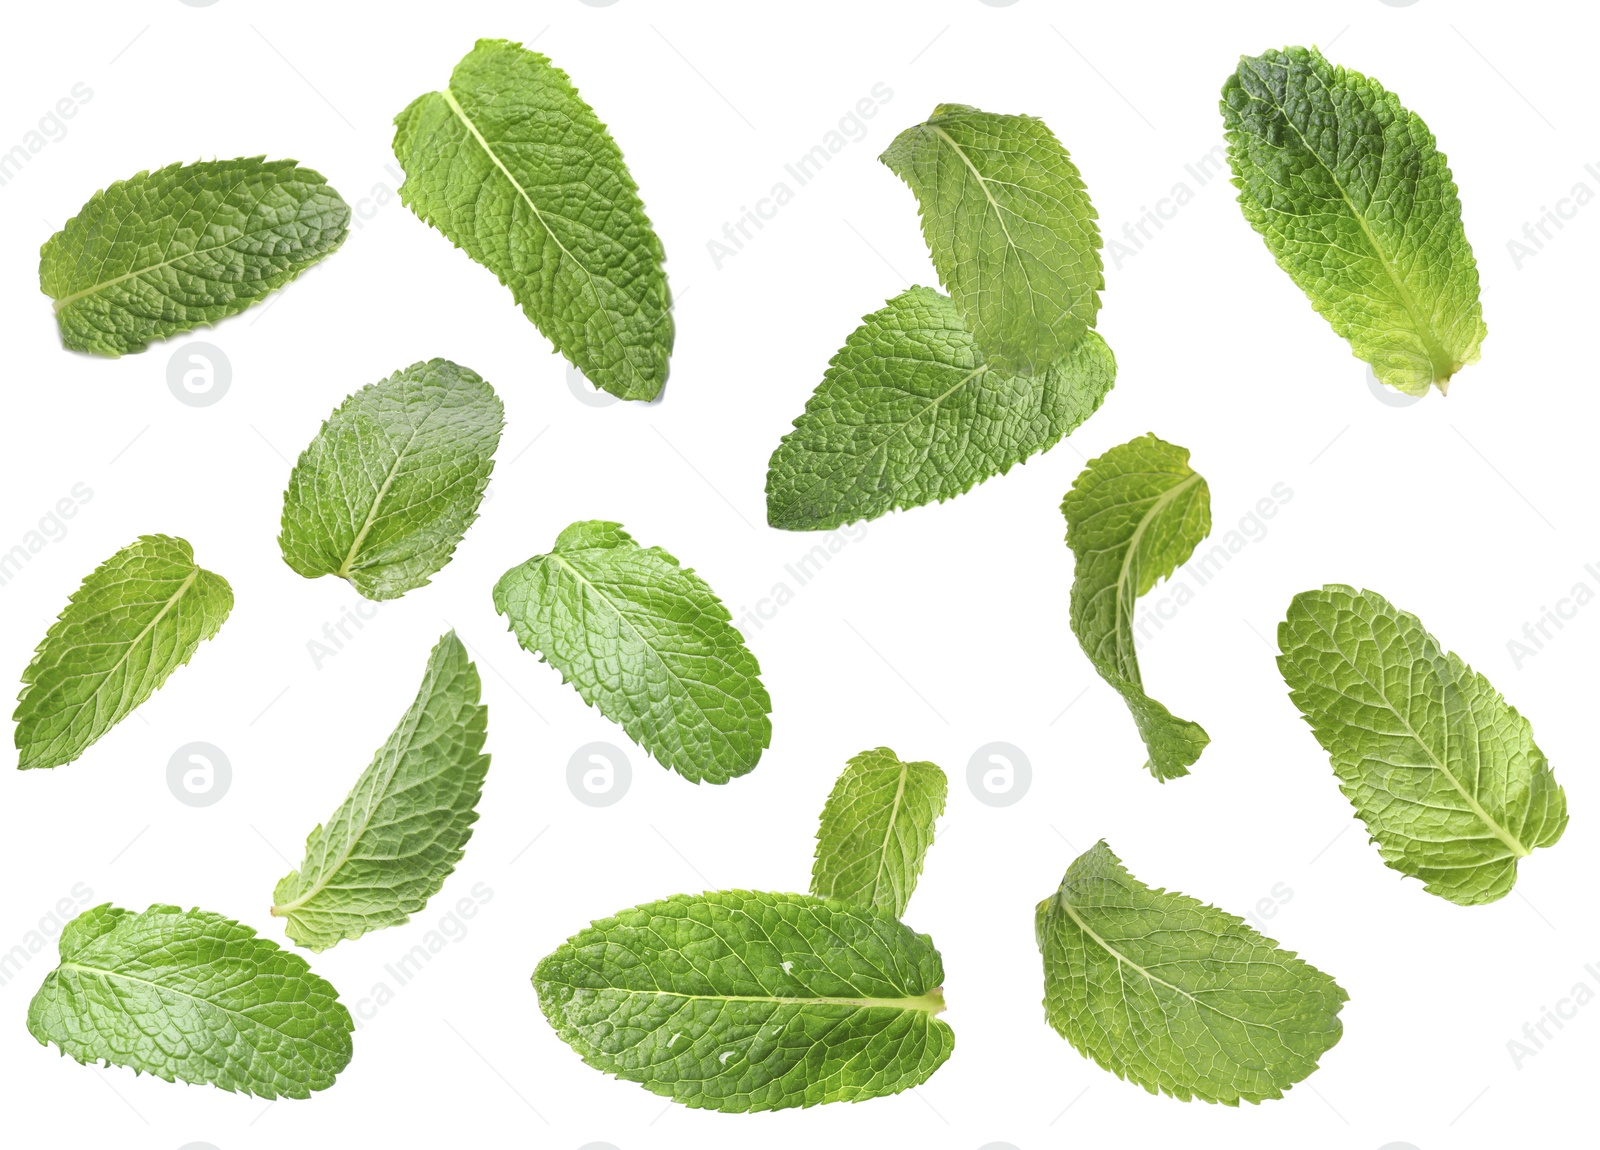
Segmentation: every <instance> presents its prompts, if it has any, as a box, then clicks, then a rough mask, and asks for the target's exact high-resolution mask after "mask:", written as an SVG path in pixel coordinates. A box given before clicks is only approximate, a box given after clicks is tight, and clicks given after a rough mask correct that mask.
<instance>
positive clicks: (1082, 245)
mask: <svg viewBox="0 0 1600 1150" xmlns="http://www.w3.org/2000/svg"><path fill="white" fill-rule="evenodd" d="M879 159H881V160H882V161H883V162H884V163H885V164H887V165H888V166H889V168H890V169H891V170H892V171H893V172H894V173H895V175H897V176H899V177H900V178H901V179H902V180H904V181H905V182H906V183H907V185H909V186H910V188H911V190H912V192H913V193H915V194H916V197H917V202H918V203H919V204H920V205H921V206H922V235H923V238H924V239H925V240H926V241H927V243H928V250H929V252H930V253H931V254H932V256H933V266H934V267H935V268H937V269H938V272H939V281H940V282H941V283H943V284H944V287H945V290H946V291H948V292H949V293H950V295H951V297H952V298H953V299H954V300H955V303H956V307H957V308H959V309H960V311H961V314H962V315H963V316H965V317H966V320H967V324H968V326H969V327H970V328H971V330H972V336H973V338H974V339H975V340H976V341H977V344H978V346H979V347H981V348H983V349H984V351H985V352H987V353H988V355H989V359H990V360H991V361H992V362H993V363H994V364H995V365H996V366H997V367H1000V368H1003V369H1005V370H1007V371H1012V372H1029V371H1044V370H1045V369H1047V368H1049V367H1050V366H1051V365H1052V364H1054V363H1056V362H1057V361H1058V360H1060V359H1062V358H1063V357H1064V356H1065V355H1066V354H1067V351H1068V349H1069V348H1071V346H1072V345H1073V343H1075V342H1076V341H1077V340H1078V339H1079V337H1081V336H1082V335H1083V333H1084V332H1085V331H1086V330H1088V329H1089V328H1091V327H1093V326H1094V322H1095V315H1096V313H1098V312H1099V310H1100V291H1101V289H1102V288H1104V287H1105V276H1104V274H1103V272H1102V269H1101V263H1100V226H1099V224H1097V223H1096V222H1095V220H1096V218H1097V216H1096V213H1095V210H1094V208H1093V206H1092V205H1091V204H1090V203H1089V195H1088V193H1087V192H1086V191H1085V190H1084V186H1083V179H1082V177H1081V176H1079V175H1078V169H1077V167H1076V166H1075V165H1074V164H1073V162H1072V160H1071V158H1070V157H1069V156H1068V155H1067V150H1066V149H1065V148H1064V147H1062V146H1061V142H1060V141H1059V140H1057V139H1056V138H1055V135H1054V134H1053V133H1052V132H1051V131H1050V129H1049V128H1047V127H1046V126H1045V124H1044V121H1042V120H1037V119H1034V117H1032V116H1002V115H996V114H994V113H991V112H980V111H979V110H978V109H976V108H969V107H967V106H966V105H964V104H940V105H939V106H938V107H937V108H935V109H934V110H933V115H932V116H930V117H929V118H928V120H927V122H926V123H922V124H918V125H916V126H915V127H912V128H907V129H906V130H905V131H903V132H901V133H900V134H899V135H898V136H896V137H895V139H894V142H893V143H891V144H890V145H889V147H888V149H887V150H886V151H885V152H884V153H883V155H882V156H880V157H879Z"/></svg>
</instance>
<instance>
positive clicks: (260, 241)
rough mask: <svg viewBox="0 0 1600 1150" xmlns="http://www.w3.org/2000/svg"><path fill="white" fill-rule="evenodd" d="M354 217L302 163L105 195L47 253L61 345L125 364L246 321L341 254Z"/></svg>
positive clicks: (199, 169)
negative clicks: (229, 320)
mask: <svg viewBox="0 0 1600 1150" xmlns="http://www.w3.org/2000/svg"><path fill="white" fill-rule="evenodd" d="M349 228H350V208H349V206H348V205H347V204H346V203H345V202H344V201H343V200H342V199H340V198H339V193H338V192H336V191H334V190H333V189H332V188H331V187H329V186H328V181H326V180H325V179H323V178H322V176H321V175H319V174H318V173H316V172H314V171H312V170H311V169H310V168H302V167H300V166H299V165H298V164H296V163H295V162H294V161H293V160H268V159H266V158H265V157H263V156H256V157H254V158H252V159H238V160H209V161H205V162H202V163H198V164H171V165H169V166H168V167H165V168H161V169H159V170H158V171H154V172H140V173H139V174H138V175H137V176H134V177H133V178H132V179H128V180H118V181H117V182H116V183H114V184H112V185H111V186H110V187H108V188H106V189H105V190H104V191H99V192H96V193H95V194H94V195H93V196H92V197H91V198H90V200H89V202H88V203H86V204H84V205H83V207H82V209H80V210H79V212H78V214H77V215H76V216H74V217H73V218H72V219H70V220H68V221H67V226H66V227H64V228H62V229H61V230H60V231H59V232H57V233H56V234H55V235H53V236H51V237H50V238H49V239H48V240H47V241H45V244H44V247H42V248H41V249H40V251H39V288H40V290H41V291H43V292H44V294H45V295H47V296H49V297H50V298H51V299H53V300H55V314H56V322H57V324H58V325H59V326H60V328H61V342H62V343H63V344H64V345H65V346H66V347H68V348H70V349H71V350H73V351H89V352H94V353H96V354H98V355H113V356H115V355H123V354H125V353H127V352H133V351H143V350H144V349H145V347H146V346H148V345H149V343H150V341H151V340H157V339H165V338H166V337H168V336H170V335H176V334H177V333H179V332H184V331H190V330H192V329H194V328H197V327H203V326H205V325H207V324H214V323H216V322H217V321H218V320H220V319H224V318H226V317H227V316H230V315H236V314H237V313H239V312H241V311H244V310H245V308H247V307H249V306H250V305H251V304H253V303H255V302H256V301H257V300H260V299H263V298H265V297H266V296H267V295H268V294H269V293H271V292H272V291H273V290H274V289H276V288H280V287H282V286H283V285H284V284H286V283H288V282H289V281H290V280H292V279H294V278H295V276H297V275H299V274H300V273H301V272H303V271H305V269H306V268H308V267H310V266H311V265H312V264H314V263H316V262H317V261H318V260H320V259H322V258H323V257H325V256H327V255H329V254H331V253H332V252H333V251H334V250H335V249H336V248H337V247H338V246H339V245H340V244H342V243H343V242H344V237H345V235H346V233H347V232H348V231H349Z"/></svg>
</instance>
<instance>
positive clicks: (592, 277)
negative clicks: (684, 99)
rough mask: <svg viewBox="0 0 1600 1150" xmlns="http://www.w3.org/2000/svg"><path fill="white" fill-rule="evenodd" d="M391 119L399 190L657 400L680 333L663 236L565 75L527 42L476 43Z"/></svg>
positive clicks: (616, 374) (532, 304)
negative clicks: (445, 80) (439, 87)
mask: <svg viewBox="0 0 1600 1150" xmlns="http://www.w3.org/2000/svg"><path fill="white" fill-rule="evenodd" d="M394 122H395V135H394V154H395V156H396V157H397V158H398V159H399V161H400V166H401V167H402V168H404V169H405V173H406V179H405V183H403V184H401V185H400V199H401V200H402V201H403V202H404V203H405V204H406V205H407V206H408V207H410V209H411V210H412V211H413V212H415V213H416V214H417V215H418V216H419V217H421V218H422V219H423V220H425V221H427V222H428V223H430V224H432V225H433V226H434V227H436V228H438V229H439V230H440V231H441V232H443V233H444V234H445V236H447V237H448V238H449V240H450V242H451V243H453V244H455V245H456V246H457V247H458V248H460V249H461V250H462V251H464V252H466V253H467V255H469V256H471V257H472V258H473V259H474V260H476V261H477V262H478V263H480V264H482V265H483V266H484V267H486V268H488V269H489V270H490V271H492V272H494V273H495V275H497V276H498V277H499V278H500V282H501V283H503V284H505V285H506V286H507V287H508V288H510V289H511V294H512V296H513V297H514V298H515V299H516V301H517V303H518V304H519V305H521V307H522V310H523V312H524V313H525V314H526V315H527V317H528V318H529V319H530V320H532V321H533V323H534V325H535V326H537V327H538V329H539V330H540V331H541V332H543V333H544V335H545V337H546V338H547V339H549V341H550V342H551V343H552V344H554V345H555V348H556V350H557V351H558V352H560V353H561V354H562V355H564V356H566V358H567V359H568V361H569V362H571V363H572V364H574V365H575V366H576V367H577V368H578V369H579V370H580V371H582V372H583V374H584V375H585V376H586V377H587V378H588V379H589V381H590V382H591V383H593V384H594V385H595V386H596V387H602V388H604V389H605V390H606V391H609V392H611V394H613V395H616V396H620V397H621V398H623V399H653V398H655V396H656V395H657V394H658V393H659V392H660V391H661V388H662V385H663V384H664V383H665V382H666V379H667V357H668V356H669V355H670V354H671V352H672V335H673V325H672V315H671V307H672V299H671V295H670V293H669V292H668V291H667V277H666V272H665V271H663V270H662V266H661V264H662V260H663V259H664V258H665V256H664V254H663V252H662V249H661V241H660V240H659V239H657V238H656V233H655V231H654V230H653V229H652V228H651V227H650V220H649V219H648V218H647V217H646V216H645V214H644V205H643V204H641V203H640V202H639V189H638V185H636V184H635V183H634V182H633V177H632V176H631V175H630V174H629V173H628V168H627V165H626V164H624V163H623V162H622V152H621V151H620V150H619V149H618V148H617V145H616V142H615V141H613V140H612V138H611V134H610V133H609V132H607V131H606V127H605V125H604V124H602V123H601V122H600V120H599V118H598V117H597V116H595V114H594V110H593V109H592V108H590V107H589V105H588V104H585V103H584V102H583V98H582V97H581V96H579V95H578V93H577V90H576V89H575V88H573V86H572V83H571V81H569V80H568V79H567V74H566V73H565V72H563V71H562V70H561V69H559V68H557V67H556V66H555V65H553V64H551V63H550V61H549V59H548V58H546V57H544V56H541V55H540V54H539V53H538V52H532V51H528V50H526V49H524V48H523V47H522V45H520V44H514V43H511V42H510V41H507V40H479V41H478V43H477V46H476V47H474V48H473V49H472V51H471V52H468V53H467V54H466V56H464V57H462V59H461V62H460V63H459V64H457V65H456V67H455V71H454V72H452V73H451V74H450V86H449V87H448V88H447V89H446V90H445V91H443V92H429V93H428V94H427V95H425V96H419V97H418V98H417V99H416V100H413V101H412V102H411V104H410V106H409V107H407V108H406V110H405V111H403V112H401V113H400V114H399V115H398V116H396V117H395V121H394Z"/></svg>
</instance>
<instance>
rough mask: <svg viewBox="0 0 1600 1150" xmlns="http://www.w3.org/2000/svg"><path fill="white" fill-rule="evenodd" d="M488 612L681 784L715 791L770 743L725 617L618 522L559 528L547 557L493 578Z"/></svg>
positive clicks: (748, 668)
mask: <svg viewBox="0 0 1600 1150" xmlns="http://www.w3.org/2000/svg"><path fill="white" fill-rule="evenodd" d="M494 609H495V611H497V612H498V613H499V614H501V615H504V616H506V618H507V619H508V620H509V621H510V624H511V630H512V631H513V632H515V634H516V636H517V642H519V643H521V644H522V646H523V647H525V648H527V649H528V650H530V651H534V652H536V653H537V654H538V655H539V658H540V659H541V660H542V661H543V662H547V663H549V664H550V665H551V666H552V667H554V668H555V669H556V670H558V671H560V672H561V678H562V680H563V681H564V682H569V683H571V684H572V685H573V687H575V688H576V689H577V692H578V694H579V695H581V696H583V701H584V702H586V703H588V704H589V705H590V706H592V707H596V708H598V709H599V711H600V713H601V714H602V715H604V716H605V717H606V718H608V719H610V720H611V721H612V722H614V723H621V724H622V729H623V730H625V731H627V732H628V737H629V738H631V739H633V741H634V742H636V743H638V744H639V745H640V746H641V747H643V748H644V749H645V750H646V751H648V752H650V753H651V754H652V755H654V756H655V757H656V758H657V759H658V760H659V761H660V762H661V764H662V765H663V766H666V767H670V768H672V769H673V770H675V771H677V772H678V773H679V774H680V775H682V776H683V777H684V778H686V779H690V780H692V781H694V782H697V783H699V782H706V783H725V782H727V781H728V780H729V779H732V778H736V777H738V776H739V775H742V774H744V773H746V772H747V771H749V770H750V769H751V768H753V767H754V766H755V765H756V762H757V760H759V759H760V758H761V752H762V751H763V750H764V749H765V748H766V746H767V744H768V743H770V742H771V741H772V722H771V720H770V719H769V718H768V715H770V714H771V712H772V700H771V699H770V698H769V697H768V696H767V689H766V688H765V687H763V686H762V685H761V679H760V674H761V668H760V666H759V665H758V664H757V663H756V657H755V656H754V655H752V654H751V653H750V652H749V650H748V649H747V648H746V647H745V645H744V639H743V638H742V637H741V636H740V634H739V632H738V631H736V630H735V629H734V628H733V626H732V625H731V623H730V619H731V616H730V615H729V614H728V610H727V608H726V607H724V606H723V605H722V601H721V600H720V599H718V598H717V597H716V595H715V594H713V593H712V591H711V588H710V587H708V586H706V583H705V581H704V580H703V579H701V578H700V577H699V576H698V575H696V574H695V573H694V572H693V571H692V570H690V569H689V568H687V567H681V566H679V565H678V561H677V560H676V559H674V558H673V557H672V556H671V555H669V554H667V553H666V552H665V551H663V550H661V548H659V547H640V546H639V545H638V544H637V543H635V542H634V541H633V537H632V536H630V535H629V534H628V533H627V532H626V531H624V530H623V529H622V525H621V524H618V523H606V522H603V521H601V520H598V519H595V520H589V521H587V522H581V523H574V524H572V525H571V526H569V527H568V528H567V529H566V530H565V531H563V532H562V533H561V534H560V536H558V537H557V539H556V545H555V548H554V549H553V550H552V551H550V553H549V554H546V555H535V556H534V557H533V558H532V559H529V560H528V561H527V562H526V563H522V564H520V565H518V566H516V567H513V568H511V570H509V571H507V572H506V573H505V574H504V575H502V576H501V577H500V581H499V582H498V583H496V584H495V587H494Z"/></svg>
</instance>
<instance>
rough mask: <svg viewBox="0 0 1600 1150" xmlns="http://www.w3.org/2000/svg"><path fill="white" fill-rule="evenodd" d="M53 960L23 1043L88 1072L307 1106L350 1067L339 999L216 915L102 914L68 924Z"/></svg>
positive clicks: (276, 949) (99, 910) (265, 943)
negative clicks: (35, 1043)
mask: <svg viewBox="0 0 1600 1150" xmlns="http://www.w3.org/2000/svg"><path fill="white" fill-rule="evenodd" d="M60 951H61V965H60V966H58V967H56V968H55V969H54V970H52V971H51V972H50V973H49V974H47V975H45V978H44V985H43V986H41V987H39V992H38V993H37V994H35V995H34V996H33V1001H32V1002H31V1003H29V1004H28V1032H29V1033H30V1034H32V1035H33V1036H34V1038H36V1039H38V1040H39V1044H40V1045H41V1046H42V1045H47V1044H49V1043H52V1042H53V1043H55V1044H56V1045H57V1046H58V1047H60V1049H61V1053H63V1054H70V1055H71V1056H72V1057H73V1058H74V1059H76V1060H77V1061H78V1062H80V1063H83V1064H84V1065H88V1064H91V1063H95V1062H102V1061H103V1062H104V1063H105V1064H106V1065H108V1066H127V1067H130V1068H132V1069H133V1070H134V1072H135V1073H144V1074H154V1075H155V1076H156V1077H157V1078H164V1079H166V1080H167V1081H168V1082H175V1081H183V1082H192V1083H196V1084H199V1083H210V1084H211V1085H213V1086H220V1087H222V1089H224V1090H229V1091H239V1092H242V1093H245V1094H254V1095H256V1096H258V1097H261V1098H278V1097H284V1098H309V1097H310V1096H311V1092H312V1091H313V1090H326V1089H327V1088H328V1087H330V1086H332V1085H333V1079H334V1076H335V1075H336V1074H338V1073H339V1072H340V1071H341V1070H343V1069H344V1068H345V1065H346V1064H347V1063H348V1062H349V1061H350V1035H351V1033H352V1032H353V1031H354V1029H355V1025H354V1023H353V1022H352V1021H351V1018H350V1012H349V1011H348V1010H346V1009H345V1008H344V1006H343V1005H342V1004H341V1003H340V1002H339V995H338V992H337V991H335V990H334V989H333V987H331V986H329V985H328V984H327V982H325V981H323V980H322V979H321V978H318V977H317V976H316V975H315V974H312V973H311V968H310V967H309V966H307V965H306V961H305V959H303V958H301V957H300V956H299V955H297V954H293V953H291V952H289V951H287V950H284V949H283V948H282V947H280V946H279V945H278V944H277V943H275V942H271V941H269V940H268V939H265V938H257V937H256V932H255V931H253V930H251V929H250V928H249V927H248V926H243V925H241V924H240V923H237V922H234V921H233V920H232V919H230V918H224V917H223V916H222V915H220V914H212V913H211V912H210V911H206V910H199V909H195V910H179V909H178V908H177V907H175V906H152V907H150V908H149V909H148V910H146V911H144V912H143V913H142V914H136V913H134V912H133V911H131V910H123V909H121V908H120V907H115V906H112V905H111V904H110V903H105V904H103V905H101V906H97V907H94V908H92V909H90V910H86V911H84V912H83V913H82V914H80V915H79V916H78V917H77V918H75V919H73V920H72V921H71V922H69V923H68V924H67V926H66V928H65V929H64V930H63V931H62V932H61V942H60Z"/></svg>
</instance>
